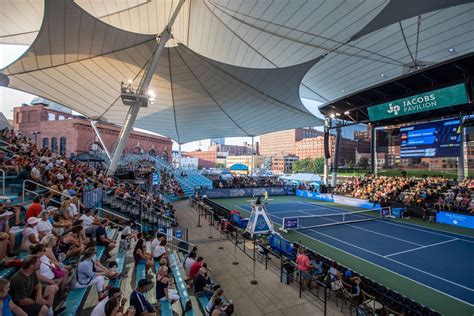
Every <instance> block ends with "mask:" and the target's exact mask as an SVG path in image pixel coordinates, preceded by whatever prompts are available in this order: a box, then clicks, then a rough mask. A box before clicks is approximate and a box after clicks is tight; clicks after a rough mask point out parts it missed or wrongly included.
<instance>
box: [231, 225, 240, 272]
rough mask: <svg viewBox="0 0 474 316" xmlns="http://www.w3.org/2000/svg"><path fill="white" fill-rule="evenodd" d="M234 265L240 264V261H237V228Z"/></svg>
mask: <svg viewBox="0 0 474 316" xmlns="http://www.w3.org/2000/svg"><path fill="white" fill-rule="evenodd" d="M234 230H235V229H234ZM232 264H233V265H234V266H236V265H238V264H239V262H238V261H237V230H235V243H234V262H232Z"/></svg>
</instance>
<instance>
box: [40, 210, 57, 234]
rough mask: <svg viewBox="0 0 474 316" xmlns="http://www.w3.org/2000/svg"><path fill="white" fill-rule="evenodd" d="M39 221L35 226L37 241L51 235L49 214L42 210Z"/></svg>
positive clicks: (51, 226)
mask: <svg viewBox="0 0 474 316" xmlns="http://www.w3.org/2000/svg"><path fill="white" fill-rule="evenodd" d="M40 216H41V220H40V221H39V222H38V226H36V230H37V231H38V235H39V239H40V240H41V239H43V238H44V237H45V236H48V235H51V234H52V233H53V224H51V222H50V221H49V212H48V211H46V210H44V211H42V212H41V214H40Z"/></svg>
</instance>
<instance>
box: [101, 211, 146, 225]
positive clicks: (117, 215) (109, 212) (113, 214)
mask: <svg viewBox="0 0 474 316" xmlns="http://www.w3.org/2000/svg"><path fill="white" fill-rule="evenodd" d="M96 209H97V210H100V211H102V212H106V213H108V214H110V215H112V216H115V217H118V218H121V219H124V220H126V221H129V220H130V219H129V218H126V217H125V216H122V215H119V214H116V213H114V212H112V211H109V210H106V209H105V208H102V207H96ZM101 218H103V217H101ZM108 220H109V221H111V222H113V223H114V224H116V225H117V226H120V227H125V226H124V225H121V224H118V223H117V222H115V221H112V220H110V219H108ZM135 224H136V225H138V226H140V227H141V226H142V224H140V223H135Z"/></svg>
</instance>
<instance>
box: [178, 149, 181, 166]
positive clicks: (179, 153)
mask: <svg viewBox="0 0 474 316" xmlns="http://www.w3.org/2000/svg"><path fill="white" fill-rule="evenodd" d="M178 168H181V144H178Z"/></svg>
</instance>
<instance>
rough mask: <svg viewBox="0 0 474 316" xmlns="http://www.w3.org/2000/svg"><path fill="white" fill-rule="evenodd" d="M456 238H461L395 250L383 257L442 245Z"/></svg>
mask: <svg viewBox="0 0 474 316" xmlns="http://www.w3.org/2000/svg"><path fill="white" fill-rule="evenodd" d="M456 240H459V238H454V239H450V240H446V241H442V242H437V243H435V244H431V245H426V246H422V247H418V248H413V249H409V250H404V251H399V252H395V253H392V254H389V255H385V256H383V257H384V258H388V257H392V256H396V255H400V254H402V253H407V252H412V251H417V250H420V249H425V248H429V247H434V246H438V245H442V244H447V243H448V242H452V241H456Z"/></svg>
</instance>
